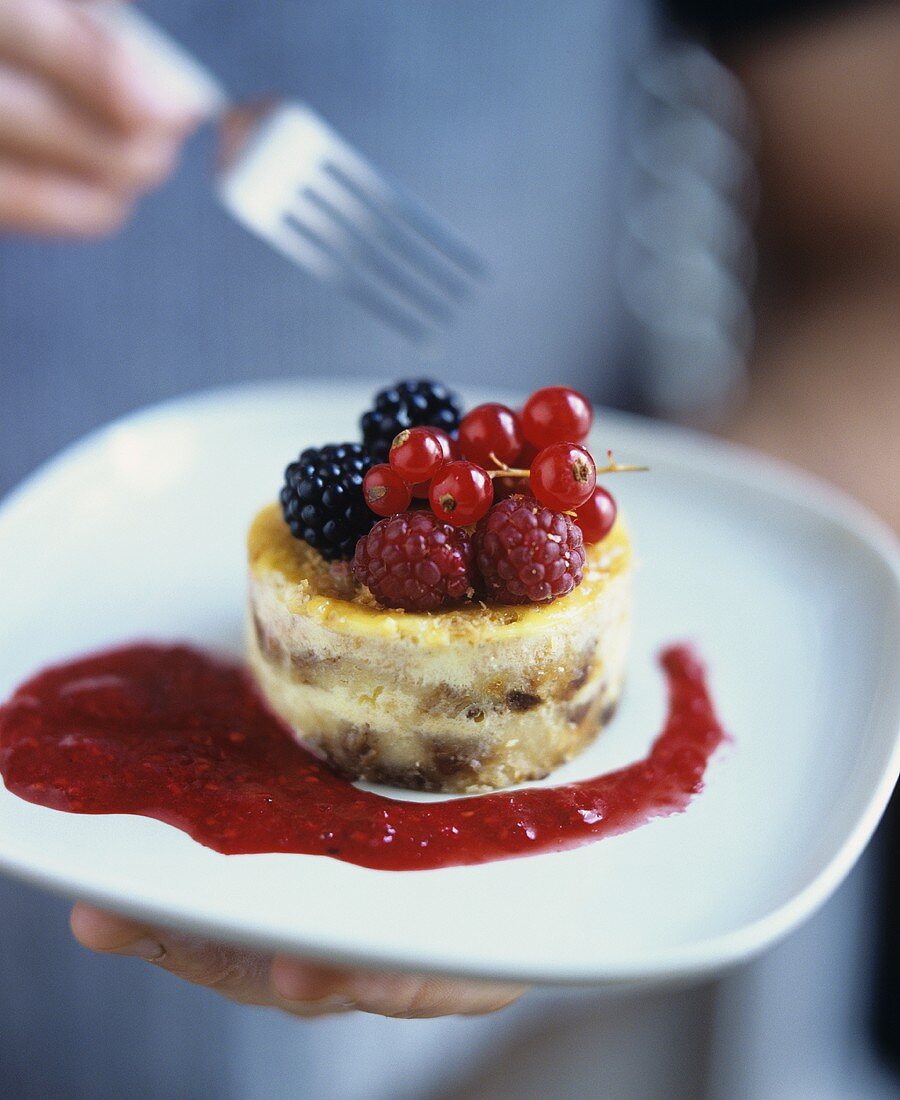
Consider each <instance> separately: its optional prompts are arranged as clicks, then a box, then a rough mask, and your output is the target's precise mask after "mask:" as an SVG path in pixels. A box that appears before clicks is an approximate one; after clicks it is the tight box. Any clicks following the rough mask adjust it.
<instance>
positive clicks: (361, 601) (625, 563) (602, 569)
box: [247, 503, 632, 644]
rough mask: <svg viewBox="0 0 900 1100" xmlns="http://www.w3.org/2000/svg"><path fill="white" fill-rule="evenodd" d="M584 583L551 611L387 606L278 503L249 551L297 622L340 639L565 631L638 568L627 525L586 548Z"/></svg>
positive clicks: (256, 570)
mask: <svg viewBox="0 0 900 1100" xmlns="http://www.w3.org/2000/svg"><path fill="white" fill-rule="evenodd" d="M586 549H587V560H586V562H585V567H584V579H583V580H582V582H581V584H580V585H579V586H578V587H577V588H576V589H575V591H574V592H571V593H570V594H569V595H568V596H563V597H562V598H560V599H558V600H553V601H552V602H551V603H546V604H530V605H527V606H522V607H518V606H517V607H507V606H504V605H500V604H486V603H482V602H481V601H480V600H473V601H471V602H470V603H466V604H462V605H460V606H457V607H452V608H447V609H446V610H444V611H434V612H412V611H402V610H395V609H388V608H383V607H381V606H380V605H379V604H378V603H376V601H375V599H374V597H373V596H372V594H371V593H370V592H369V590H368V589H367V588H364V587H363V586H362V585H360V584H358V583H357V582H356V581H355V580H354V579H353V575H352V573H351V572H350V568H349V563H348V562H334V563H329V562H326V561H325V560H324V559H323V558H322V557H321V556H320V555H319V553H318V552H317V551H316V550H314V549H313V548H312V547H311V546H309V545H308V544H307V543H305V542H303V541H302V540H300V539H295V538H294V536H293V535H292V534H291V532H290V529H289V528H288V526H287V524H286V523H285V522H284V518H283V517H282V514H281V508H280V507H279V505H278V504H277V503H272V504H267V505H266V507H265V508H263V509H262V511H261V512H260V513H259V514H258V515H257V517H256V519H255V520H254V521H253V524H252V525H251V527H250V533H249V536H248V539H247V552H248V559H249V564H250V572H251V575H252V577H253V578H255V579H256V580H257V581H258V582H263V583H266V584H272V583H273V582H274V583H276V584H277V586H278V588H279V589H280V590H281V591H280V597H281V598H282V599H283V600H284V602H285V603H286V605H287V608H288V610H289V611H290V612H291V613H292V614H295V615H306V616H311V617H314V618H316V619H319V620H320V621H321V622H322V623H323V625H327V626H328V627H329V628H331V629H333V630H337V631H339V632H341V633H348V634H360V635H368V636H382V637H394V638H396V637H403V638H407V639H409V640H410V641H420V642H423V643H426V644H441V643H442V642H443V643H444V644H447V643H450V642H453V641H459V640H462V639H463V638H465V637H466V636H469V637H471V636H473V635H477V636H478V640H479V641H482V642H483V641H484V640H485V637H486V635H489V634H490V633H491V632H492V631H493V630H501V631H502V632H503V634H504V636H505V637H509V636H510V635H511V634H527V633H529V632H531V631H534V630H537V629H540V630H542V631H543V630H547V629H552V628H553V626H554V625H555V624H557V623H558V624H559V625H560V626H562V625H563V624H564V623H565V622H566V621H567V620H569V619H570V618H571V617H573V616H580V615H582V614H583V613H584V612H585V610H586V609H587V608H588V607H589V606H590V605H591V604H593V603H595V602H596V601H597V600H598V599H599V598H600V596H601V594H602V592H603V590H604V588H605V587H606V586H607V584H608V583H609V582H610V581H611V580H612V579H613V578H615V577H617V576H619V575H620V574H622V573H624V572H626V571H627V570H628V569H629V568H630V566H631V558H632V554H631V541H630V539H629V537H628V532H627V530H626V528H625V525H624V523H623V522H622V520H621V519H618V520H617V521H616V524H615V526H614V527H613V529H612V531H610V533H609V534H608V535H607V536H606V538H605V539H604V540H603V541H602V542H599V543H596V544H595V545H592V546H588V547H586Z"/></svg>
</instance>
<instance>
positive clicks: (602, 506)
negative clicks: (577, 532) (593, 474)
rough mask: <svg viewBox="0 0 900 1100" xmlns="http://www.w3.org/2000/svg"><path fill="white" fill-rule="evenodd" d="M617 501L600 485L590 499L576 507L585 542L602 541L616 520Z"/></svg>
mask: <svg viewBox="0 0 900 1100" xmlns="http://www.w3.org/2000/svg"><path fill="white" fill-rule="evenodd" d="M616 511H617V509H616V502H615V500H613V498H612V496H611V495H610V494H609V493H608V492H607V491H606V490H605V489H604V488H603V486H602V485H598V486H597V487H596V488H595V489H594V491H593V493H591V495H590V496H589V497H588V499H587V500H586V501H585V502H584V504H582V505H581V507H580V508H576V509H575V522H576V523H577V524H578V526H579V527H580V528H581V533H582V534H583V535H584V541H585V542H601V541H602V540H603V539H605V538H606V536H607V535H608V534H609V533H610V531H611V530H612V528H613V524H614V523H615V522H616Z"/></svg>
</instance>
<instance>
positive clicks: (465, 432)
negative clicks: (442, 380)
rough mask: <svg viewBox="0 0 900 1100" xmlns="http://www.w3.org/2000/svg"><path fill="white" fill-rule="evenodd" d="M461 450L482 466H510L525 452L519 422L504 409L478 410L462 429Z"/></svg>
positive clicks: (485, 407)
mask: <svg viewBox="0 0 900 1100" xmlns="http://www.w3.org/2000/svg"><path fill="white" fill-rule="evenodd" d="M459 449H460V450H461V451H462V454H463V458H468V459H469V460H470V461H472V462H477V463H478V465H479V466H485V467H488V468H494V469H495V468H496V467H497V466H498V465H506V466H511V465H512V464H513V462H515V460H516V459H517V458H518V456H519V451H521V449H522V430H521V428H520V427H519V418H518V417H517V416H516V414H515V413H514V412H513V411H512V409H508V408H507V407H506V406H505V405H478V406H476V407H475V408H474V409H472V411H471V412H468V413H466V415H465V416H464V417H463V419H462V423H461V424H460V426H459Z"/></svg>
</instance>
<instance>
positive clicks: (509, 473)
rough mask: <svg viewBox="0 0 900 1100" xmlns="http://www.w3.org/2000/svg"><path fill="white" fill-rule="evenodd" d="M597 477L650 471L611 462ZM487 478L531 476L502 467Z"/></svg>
mask: <svg viewBox="0 0 900 1100" xmlns="http://www.w3.org/2000/svg"><path fill="white" fill-rule="evenodd" d="M595 468H596V470H597V476H598V477H600V476H601V475H602V474H630V473H644V472H646V471H647V470H649V469H650V467H649V466H620V465H619V463H618V462H611V463H610V464H609V465H608V466H597V467H595ZM485 472H486V473H487V476H488V477H528V476H529V475H530V474H531V471H530V470H514V469H512V468H511V467H509V466H504V467H503V469H502V470H486V471H485Z"/></svg>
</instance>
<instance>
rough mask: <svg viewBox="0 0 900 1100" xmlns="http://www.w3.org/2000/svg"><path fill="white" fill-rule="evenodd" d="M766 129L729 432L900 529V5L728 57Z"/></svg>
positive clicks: (729, 49)
mask: <svg viewBox="0 0 900 1100" xmlns="http://www.w3.org/2000/svg"><path fill="white" fill-rule="evenodd" d="M722 55H723V59H724V60H725V61H726V62H727V63H728V64H729V65H730V66H731V67H732V68H733V69H734V71H735V72H736V73H737V75H738V76H739V78H740V79H741V80H742V81H743V83H744V86H745V88H746V89H747V91H748V93H749V95H750V97H751V99H752V100H753V102H754V105H755V108H756V111H757V114H758V118H759V126H760V172H761V181H762V207H761V220H760V233H759V241H760V253H761V261H762V269H761V276H762V277H761V292H760V302H759V311H758V327H759V337H758V346H757V351H756V354H755V357H754V362H753V363H752V373H751V381H750V389H749V393H748V397H747V400H746V402H745V404H744V405H743V407H742V408H741V409H739V410H738V412H737V414H736V416H735V417H734V419H733V421H732V423H731V424H730V425H728V426H727V428H726V430H727V433H728V434H729V435H730V436H731V437H732V438H735V439H737V440H739V441H741V442H745V443H749V444H752V445H754V446H757V447H760V448H762V449H763V450H766V451H769V452H770V453H772V454H776V455H778V456H780V457H783V458H786V459H788V460H790V461H793V462H796V463H798V464H800V465H803V466H806V467H807V468H809V469H811V470H814V471H815V472H817V473H819V474H821V475H822V476H824V477H826V478H828V479H829V480H831V481H833V482H835V483H836V484H838V485H840V486H842V487H843V488H844V489H846V490H847V491H849V492H850V493H852V494H854V495H855V496H857V497H859V498H860V499H862V500H863V501H864V502H865V503H867V504H868V505H869V506H870V507H872V508H873V509H874V510H875V511H877V512H880V513H881V514H882V515H883V516H884V517H885V518H886V519H887V520H888V521H890V522H892V523H893V524H894V525H895V526H897V527H900V493H898V491H897V477H896V470H897V466H898V458H900V455H898V442H897V439H898V436H900V65H898V64H897V58H898V56H900V8H898V7H896V6H895V5H891V6H882V5H878V6H874V7H869V6H864V7H861V8H859V9H858V10H853V11H849V12H845V13H843V14H842V15H839V16H834V17H832V18H831V19H829V20H827V21H823V22H819V23H809V24H807V25H805V26H798V27H795V28H793V29H791V30H789V31H785V32H783V33H781V34H780V35H777V36H773V37H768V38H758V39H756V40H752V41H749V42H746V41H745V42H744V43H742V44H740V45H738V44H737V43H732V44H731V45H730V46H726V47H725V48H724V49H723V50H722Z"/></svg>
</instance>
